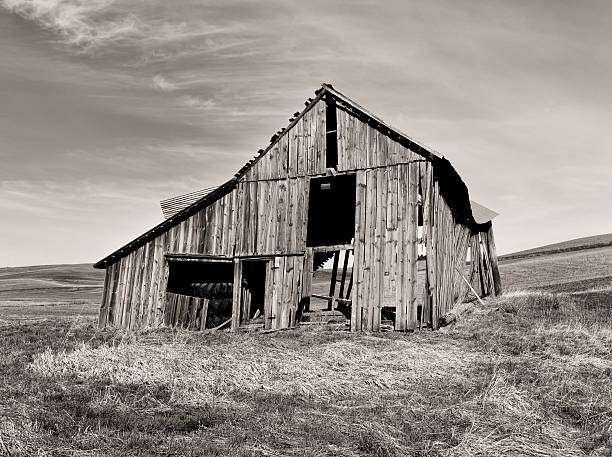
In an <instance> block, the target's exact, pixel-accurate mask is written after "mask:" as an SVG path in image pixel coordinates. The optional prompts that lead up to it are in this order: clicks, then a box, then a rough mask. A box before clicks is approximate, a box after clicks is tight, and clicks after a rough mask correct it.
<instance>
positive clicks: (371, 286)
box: [364, 169, 379, 331]
mask: <svg viewBox="0 0 612 457" xmlns="http://www.w3.org/2000/svg"><path fill="white" fill-rule="evenodd" d="M367 174H368V176H367V190H368V197H367V207H368V208H367V209H368V213H367V215H366V221H367V229H366V237H365V268H366V270H367V273H366V274H365V275H364V286H365V292H367V300H366V303H365V304H366V306H367V310H366V311H365V315H366V316H367V317H366V323H365V330H366V331H372V328H373V323H374V319H375V314H376V310H375V308H378V305H379V303H377V298H378V294H377V287H376V286H377V284H378V283H377V280H378V278H377V277H376V272H377V265H376V249H375V245H376V241H375V236H376V222H377V219H376V207H377V201H376V193H377V182H378V175H377V172H376V170H375V169H374V170H368V171H367Z"/></svg>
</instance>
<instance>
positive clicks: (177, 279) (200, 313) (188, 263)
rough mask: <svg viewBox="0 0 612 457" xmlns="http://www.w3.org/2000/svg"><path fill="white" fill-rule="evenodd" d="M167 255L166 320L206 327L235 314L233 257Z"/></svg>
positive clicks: (200, 327) (213, 325) (215, 324)
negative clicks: (233, 309)
mask: <svg viewBox="0 0 612 457" xmlns="http://www.w3.org/2000/svg"><path fill="white" fill-rule="evenodd" d="M166 257H167V261H168V285H167V289H166V290H167V292H168V297H167V305H166V309H165V317H164V321H165V323H166V324H167V325H170V326H172V327H175V326H178V327H187V328H194V329H195V328H197V329H201V330H203V329H205V328H213V327H216V326H218V325H220V324H222V323H224V322H227V321H228V319H229V318H230V317H231V314H232V290H233V266H232V261H231V260H230V259H222V258H204V257H201V256H192V257H190V256H186V255H168V256H166Z"/></svg>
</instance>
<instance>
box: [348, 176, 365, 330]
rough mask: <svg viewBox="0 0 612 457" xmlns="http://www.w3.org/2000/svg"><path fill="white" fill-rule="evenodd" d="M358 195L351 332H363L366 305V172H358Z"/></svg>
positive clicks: (356, 203) (356, 202)
mask: <svg viewBox="0 0 612 457" xmlns="http://www.w3.org/2000/svg"><path fill="white" fill-rule="evenodd" d="M356 181H357V195H356V199H355V200H356V201H355V242H354V251H353V269H352V275H353V277H354V278H355V283H356V293H355V294H354V297H353V299H352V301H351V331H352V332H357V331H361V330H362V321H361V314H362V313H361V308H362V307H363V305H364V301H365V298H364V284H363V280H364V268H365V267H366V265H367V264H366V263H365V259H364V254H365V233H366V224H367V220H366V212H367V187H366V184H367V181H366V171H363V170H359V171H357V177H356Z"/></svg>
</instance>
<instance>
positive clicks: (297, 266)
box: [289, 256, 304, 327]
mask: <svg viewBox="0 0 612 457" xmlns="http://www.w3.org/2000/svg"><path fill="white" fill-rule="evenodd" d="M293 265H294V271H293V284H292V287H291V288H292V297H291V303H290V308H289V326H290V327H295V326H296V324H297V312H298V306H299V303H300V301H301V299H302V292H301V291H302V271H303V269H304V257H303V256H296V257H294V264H293Z"/></svg>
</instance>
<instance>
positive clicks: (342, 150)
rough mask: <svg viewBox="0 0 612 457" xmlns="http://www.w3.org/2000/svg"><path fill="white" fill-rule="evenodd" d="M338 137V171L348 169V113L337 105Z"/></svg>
mask: <svg viewBox="0 0 612 457" xmlns="http://www.w3.org/2000/svg"><path fill="white" fill-rule="evenodd" d="M336 133H337V135H336V138H337V141H338V171H344V170H348V169H349V168H348V166H347V165H348V164H347V156H346V113H345V111H343V110H341V109H339V108H338V107H336Z"/></svg>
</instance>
